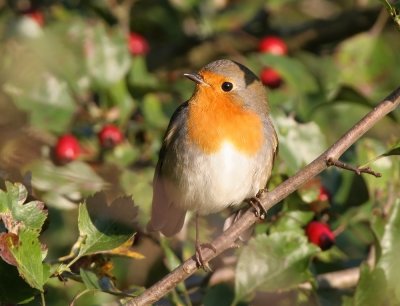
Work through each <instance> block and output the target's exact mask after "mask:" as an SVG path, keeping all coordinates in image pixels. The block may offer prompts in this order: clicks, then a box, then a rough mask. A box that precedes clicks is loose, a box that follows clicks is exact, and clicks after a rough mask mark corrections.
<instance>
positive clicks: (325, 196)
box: [318, 186, 331, 202]
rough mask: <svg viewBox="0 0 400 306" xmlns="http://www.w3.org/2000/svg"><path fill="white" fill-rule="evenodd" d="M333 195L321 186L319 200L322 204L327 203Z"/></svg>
mask: <svg viewBox="0 0 400 306" xmlns="http://www.w3.org/2000/svg"><path fill="white" fill-rule="evenodd" d="M330 197H331V195H330V194H329V191H328V190H326V188H325V187H324V186H321V187H320V188H319V195H318V200H319V201H321V202H326V201H329V199H330Z"/></svg>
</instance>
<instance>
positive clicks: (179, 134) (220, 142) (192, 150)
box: [148, 59, 278, 267]
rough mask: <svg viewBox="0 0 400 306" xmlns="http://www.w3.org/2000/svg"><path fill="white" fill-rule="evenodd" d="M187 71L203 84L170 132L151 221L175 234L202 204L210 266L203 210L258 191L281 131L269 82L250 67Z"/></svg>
mask: <svg viewBox="0 0 400 306" xmlns="http://www.w3.org/2000/svg"><path fill="white" fill-rule="evenodd" d="M184 75H185V76H186V77H187V78H189V79H190V80H192V81H194V82H195V83H196V88H195V91H194V93H193V95H192V97H191V98H190V99H189V100H188V101H186V102H185V103H183V104H182V105H180V106H179V107H178V109H177V110H176V111H175V113H174V114H173V115H172V118H171V121H170V123H169V126H168V128H167V131H166V133H165V136H164V141H163V145H162V148H161V151H160V155H159V160H158V163H157V167H156V171H155V174H154V180H153V203H152V211H151V220H150V222H149V224H148V229H149V230H150V231H160V232H161V233H163V234H164V235H165V236H172V235H174V234H176V233H178V232H179V231H180V230H181V229H182V227H183V224H184V220H185V215H186V212H187V211H188V210H190V211H193V212H195V213H196V259H197V262H198V264H199V265H201V266H203V267H205V265H204V262H203V260H202V256H201V246H200V244H199V243H198V216H199V215H206V214H211V213H216V212H219V211H221V210H223V209H224V208H227V207H228V206H236V205H239V204H241V203H242V202H243V201H244V200H246V199H255V196H256V195H257V193H258V191H259V190H261V189H263V188H264V187H265V185H266V182H267V180H268V179H269V177H270V175H271V170H272V166H273V162H274V159H275V155H276V152H277V148H278V139H277V136H276V132H275V129H274V126H273V124H272V122H271V119H270V117H269V108H268V103H267V99H266V93H265V89H264V87H263V85H262V84H261V82H260V80H259V79H258V78H257V76H256V75H255V74H254V73H253V72H251V71H250V70H249V69H248V68H247V67H245V66H243V65H242V64H239V63H237V62H234V61H231V60H226V59H222V60H217V61H214V62H211V63H209V64H208V65H206V66H204V67H203V68H202V69H201V70H200V71H199V72H198V73H186V74H184ZM251 203H253V202H251ZM211 248H213V247H212V246H211Z"/></svg>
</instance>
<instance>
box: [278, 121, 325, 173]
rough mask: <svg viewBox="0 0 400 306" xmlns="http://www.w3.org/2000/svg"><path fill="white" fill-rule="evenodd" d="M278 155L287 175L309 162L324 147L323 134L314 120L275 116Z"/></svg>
mask: <svg viewBox="0 0 400 306" xmlns="http://www.w3.org/2000/svg"><path fill="white" fill-rule="evenodd" d="M274 122H275V126H276V128H277V134H278V138H279V155H280V157H281V158H282V160H284V161H285V165H286V167H287V171H288V174H289V175H292V174H294V173H296V172H297V171H298V170H299V169H300V167H302V166H303V165H306V164H308V163H310V162H311V161H312V160H314V159H315V158H316V157H317V156H318V155H319V154H321V153H322V152H323V151H324V150H325V149H326V141H325V136H324V135H323V134H322V132H321V130H320V128H319V127H318V125H317V124H316V123H314V122H309V123H298V122H296V121H295V120H294V119H293V118H291V117H283V116H279V117H276V118H275V120H274Z"/></svg>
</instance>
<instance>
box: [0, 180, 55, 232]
mask: <svg viewBox="0 0 400 306" xmlns="http://www.w3.org/2000/svg"><path fill="white" fill-rule="evenodd" d="M6 188H7V193H6V195H5V194H4V192H3V193H2V194H3V195H2V196H1V197H2V198H3V201H6V202H7V207H8V210H9V211H10V212H11V217H12V219H13V221H15V222H19V223H22V224H23V225H24V226H25V227H26V228H29V229H33V230H37V231H39V230H40V229H41V228H42V226H43V224H44V221H45V220H46V218H47V211H45V210H44V203H42V202H40V201H32V202H29V203H25V204H24V202H25V201H26V198H27V196H28V191H27V190H26V188H25V186H24V185H22V184H21V183H15V184H12V183H10V182H6ZM9 230H11V229H9Z"/></svg>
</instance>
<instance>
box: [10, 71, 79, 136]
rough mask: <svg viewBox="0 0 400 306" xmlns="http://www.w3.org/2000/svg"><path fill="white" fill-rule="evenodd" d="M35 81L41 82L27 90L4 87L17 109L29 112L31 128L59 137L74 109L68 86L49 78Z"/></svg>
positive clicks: (13, 86)
mask: <svg viewBox="0 0 400 306" xmlns="http://www.w3.org/2000/svg"><path fill="white" fill-rule="evenodd" d="M38 77H39V78H40V79H42V81H41V82H39V83H36V85H33V86H31V87H21V86H22V85H21V86H19V85H18V84H17V85H14V84H7V86H5V89H6V91H7V92H8V93H9V94H10V95H11V96H12V97H13V98H14V101H15V104H16V105H17V106H18V107H19V108H20V109H22V110H24V111H28V112H29V114H30V121H31V124H32V125H34V126H36V127H38V128H40V129H43V130H48V131H51V132H55V133H62V132H64V131H65V130H66V129H67V127H68V125H69V124H70V121H71V119H72V116H73V114H74V112H75V107H76V105H75V102H74V100H73V98H72V96H71V93H70V91H69V89H68V85H67V83H66V82H65V81H63V80H61V79H58V78H57V77H56V76H54V75H51V74H46V75H43V76H40V75H39V76H38ZM34 84H35V83H34Z"/></svg>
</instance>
